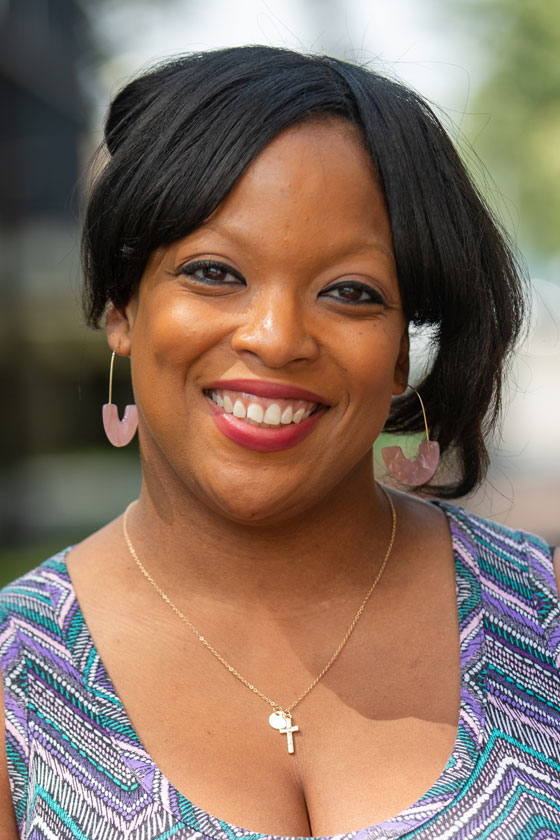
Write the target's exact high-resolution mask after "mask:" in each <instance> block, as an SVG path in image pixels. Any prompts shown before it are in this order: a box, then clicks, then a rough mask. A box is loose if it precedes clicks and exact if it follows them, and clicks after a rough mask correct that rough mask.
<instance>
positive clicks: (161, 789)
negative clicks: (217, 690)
mask: <svg viewBox="0 0 560 840" xmlns="http://www.w3.org/2000/svg"><path fill="white" fill-rule="evenodd" d="M440 506H441V508H442V509H443V510H444V511H445V512H446V515H447V517H448V520H449V523H450V527H451V533H452V538H453V549H454V557H455V569H456V584H457V604H458V615H459V627H460V651H461V702H460V714H459V724H458V729H457V736H456V741H455V745H454V748H453V752H452V754H451V756H450V758H449V761H448V763H447V765H446V767H445V769H444V770H443V772H442V774H441V776H440V777H439V778H438V780H437V781H436V782H435V783H434V784H433V785H432V787H431V788H430V789H429V790H428V791H427V792H426V793H425V794H424V795H423V796H422V797H421V798H420V799H419V800H418V801H417V802H415V803H414V804H413V805H411V806H410V807H409V808H407V809H406V810H404V811H403V812H402V813H400V814H398V815H397V816H395V817H393V818H391V819H389V820H387V821H385V822H383V823H381V824H378V825H375V826H370V827H368V828H365V829H363V830H361V831H353V832H350V833H347V834H340V835H336V837H337V840H381V838H383V840H389V838H404V837H406V838H421V839H422V840H444V838H449V840H451V838H453V840H471V838H480V840H482V838H487V837H490V838H496V837H498V838H500V840H518V839H519V838H523V840H530V839H531V838H535V840H537V838H542V840H544V838H546V839H547V840H549V838H554V837H559V838H560V676H559V667H558V666H559V664H560V604H559V599H558V592H557V590H556V586H555V582H554V575H553V568H552V562H551V556H550V551H549V550H548V549H547V548H546V546H545V545H544V544H543V543H542V542H541V541H540V540H538V539H536V538H535V537H532V536H529V535H527V534H523V533H520V532H512V531H509V530H507V529H505V528H502V527H500V526H498V525H495V524H492V523H490V522H486V521H484V520H480V519H478V518H476V517H474V516H471V515H469V514H466V513H465V512H464V511H461V510H460V509H459V508H455V507H452V506H450V505H443V504H441V505H440ZM67 551H68V550H67ZM67 551H66V552H62V553H60V554H58V555H56V556H55V557H53V558H52V559H50V560H47V561H46V562H45V563H43V564H42V565H41V566H39V567H38V568H37V569H35V570H34V571H32V572H29V573H28V574H26V575H24V576H23V577H22V578H20V579H19V580H17V581H15V582H14V583H13V584H11V585H10V586H8V587H6V588H5V589H4V590H3V592H2V593H1V594H0V663H1V667H2V673H3V680H4V693H5V705H6V720H5V726H6V741H7V758H8V768H9V778H10V783H11V788H12V795H13V801H14V806H15V812H16V818H17V823H18V826H19V831H20V836H21V837H22V838H25V840H37V839H38V838H41V840H43V838H46V840H76V838H78V839H79V840H168V838H175V840H187V838H188V840H206V838H208V840H234V838H243V840H253V838H255V840H256V838H261V837H262V838H268V835H263V834H258V833H256V832H253V831H250V830H247V829H245V828H239V827H237V826H234V825H231V824H230V823H228V822H225V821H224V820H221V819H218V818H217V817H214V816H211V815H210V814H208V813H206V812H205V811H203V810H202V809H201V808H198V807H197V806H196V805H195V804H193V803H192V802H190V801H189V800H188V799H187V797H186V796H185V795H184V794H183V793H180V792H179V791H178V790H176V789H175V788H174V787H173V786H172V785H171V784H170V783H169V781H168V780H167V779H166V778H165V776H164V775H163V774H162V773H161V771H160V770H159V768H158V767H157V766H156V765H155V764H154V762H153V761H152V759H151V758H150V756H149V755H148V753H147V752H146V750H145V749H144V747H143V745H142V743H141V741H140V740H139V738H138V735H137V734H136V732H135V731H134V729H133V727H132V725H131V723H130V721H129V719H128V717H127V713H126V710H125V709H124V707H123V705H122V703H121V701H120V699H119V697H118V696H117V694H116V691H115V688H114V687H113V685H112V683H111V680H110V679H109V676H108V674H107V671H106V670H105V668H104V666H103V662H102V661H101V659H100V658H99V655H98V653H97V651H96V649H95V646H94V643H93V641H92V638H91V635H90V633H89V631H88V628H87V626H86V624H85V623H84V619H83V616H82V613H81V611H80V606H79V604H78V602H77V600H76V596H75V593H74V590H73V588H72V584H71V581H70V578H69V576H68V572H67V569H66V554H67ZM419 561H420V562H421V558H419ZM374 690H375V688H374V687H372V691H374ZM186 793H188V791H186Z"/></svg>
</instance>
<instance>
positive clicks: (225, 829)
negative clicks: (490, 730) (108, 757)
mask: <svg viewBox="0 0 560 840" xmlns="http://www.w3.org/2000/svg"><path fill="white" fill-rule="evenodd" d="M434 504H436V505H437V506H438V507H440V509H441V510H442V511H443V513H444V514H445V516H446V518H447V520H448V524H449V528H450V532H451V540H452V548H453V557H454V568H455V586H456V594H457V611H458V623H459V648H460V674H461V677H460V679H461V683H460V705H459V720H458V725H457V732H456V736H455V742H454V745H453V749H452V751H451V754H450V756H449V759H448V761H447V764H446V766H445V767H444V769H443V771H442V773H441V774H440V776H439V777H438V778H437V779H436V781H435V782H434V783H433V784H432V786H431V787H430V788H429V789H428V790H427V791H426V792H425V793H424V794H423V795H422V796H421V797H420V798H419V799H418V800H417V801H416V802H414V803H412V804H411V805H410V806H408V807H407V808H405V809H404V810H403V811H401V812H400V813H399V814H396V815H395V816H393V817H390V818H389V819H388V820H385V821H383V822H382V823H377V824H375V825H373V826H368V827H366V828H364V829H358V830H354V831H349V832H343V833H340V834H336V835H328V836H313V837H305V838H297V840H354V838H356V840H358V838H359V840H377V838H379V840H381V838H382V840H393V838H398V837H401V836H402V835H403V834H404V833H407V832H409V831H411V830H417V829H419V828H420V827H421V826H423V825H426V824H428V823H430V822H431V821H432V820H433V819H435V818H436V817H438V816H439V815H441V813H442V811H443V810H445V809H447V808H448V807H449V805H451V803H452V802H453V801H455V799H456V798H457V796H458V795H459V794H460V792H461V790H462V789H463V787H464V786H465V784H466V783H467V781H468V779H469V778H470V776H471V774H472V772H473V770H474V767H475V763H476V758H477V755H478V753H479V751H480V749H481V746H482V741H483V733H484V719H485V708H484V707H485V692H484V687H483V682H482V677H481V670H480V668H479V663H480V660H481V659H482V658H483V656H484V628H483V614H482V599H481V591H480V571H479V567H478V558H477V555H478V552H477V549H476V543H475V541H474V539H472V537H471V535H470V532H469V529H468V527H467V525H466V523H465V522H464V514H462V512H461V511H459V510H458V509H457V508H455V507H453V506H452V505H448V504H445V503H442V502H434ZM69 551H70V548H67V549H65V550H64V551H63V552H61V553H60V554H59V555H57V556H56V557H55V558H53V560H56V562H57V563H58V564H59V565H58V568H59V572H60V574H62V576H63V577H64V578H65V581H66V584H67V587H68V592H69V596H68V597H69V599H70V602H69V603H67V604H66V605H65V610H64V613H65V615H68V613H69V612H72V625H73V627H74V629H75V628H76V623H78V624H79V625H80V626H81V628H82V629H81V633H80V637H81V644H80V650H79V655H78V653H76V652H74V648H73V646H70V645H69V649H71V650H72V656H73V659H74V665H75V667H76V670H77V671H78V673H79V674H80V675H81V677H82V680H83V683H84V687H85V688H86V689H87V690H88V691H89V692H90V694H92V695H93V696H92V701H93V703H94V705H95V706H96V707H97V710H98V713H99V715H100V718H101V719H102V720H103V721H104V724H105V726H106V729H107V732H108V735H109V737H110V738H111V741H112V743H113V747H114V748H115V749H116V750H117V752H118V753H119V755H120V757H121V759H122V760H124V762H125V763H126V764H127V766H128V767H129V769H130V771H131V772H132V773H133V775H134V777H135V778H136V779H137V781H138V783H139V785H140V786H141V787H142V788H143V789H144V790H145V791H146V793H147V794H148V795H149V796H151V797H152V799H153V800H155V801H157V803H158V804H159V805H160V807H162V808H163V809H164V810H165V811H167V813H168V814H171V815H172V816H173V817H174V818H175V819H176V820H177V821H178V822H179V823H180V824H182V826H184V827H185V828H187V827H188V828H191V829H192V830H194V831H196V832H200V833H201V834H203V835H205V836H206V837H209V838H211V839H212V840H232V838H239V840H257V838H266V840H295V838H293V837H289V836H286V835H272V834H263V833H261V832H256V831H252V830H250V829H246V828H242V827H240V826H236V825H234V824H233V823H230V822H228V821H227V820H222V819H219V818H218V817H215V816H212V815H211V814H209V813H208V812H207V811H205V810H204V809H202V808H199V807H198V806H196V805H195V804H194V803H192V802H191V801H190V800H189V799H188V798H187V797H186V796H185V795H184V794H182V793H181V792H180V791H178V790H177V789H176V788H175V787H174V786H173V785H172V784H171V782H169V780H168V779H167V778H166V777H165V776H164V775H163V773H162V772H161V770H160V769H159V767H158V766H157V765H156V764H155V762H154V761H153V760H152V758H151V756H150V755H149V754H148V752H147V750H146V749H145V747H144V745H143V743H142V741H141V739H140V738H139V736H138V734H137V733H136V731H135V729H134V727H133V725H132V723H131V721H130V719H129V718H128V715H127V712H126V710H125V708H124V705H123V703H122V702H121V700H120V697H119V696H118V694H117V691H116V689H115V687H114V685H113V682H112V680H111V678H110V677H109V674H108V672H107V670H106V668H105V665H104V663H103V661H102V659H101V657H100V655H99V653H98V651H97V648H96V646H95V643H94V641H93V638H92V636H91V633H90V632H89V628H88V627H87V625H86V623H85V620H84V616H83V613H82V610H81V607H80V604H79V601H78V599H77V596H76V592H75V590H74V587H73V585H72V581H71V578H70V575H69V572H68V568H67V564H66V560H67V555H68V553H69ZM62 629H63V632H64V628H62Z"/></svg>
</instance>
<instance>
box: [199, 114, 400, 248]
mask: <svg viewBox="0 0 560 840" xmlns="http://www.w3.org/2000/svg"><path fill="white" fill-rule="evenodd" d="M226 228H227V231H228V233H230V234H232V235H236V234H239V235H246V234H247V233H248V232H250V233H251V235H252V237H253V238H255V237H256V238H258V237H259V235H260V233H262V235H263V236H266V237H270V236H271V232H272V233H273V234H274V239H275V241H278V240H281V239H284V240H285V242H286V245H288V243H289V242H290V243H291V242H293V241H294V240H295V239H297V238H298V233H299V234H301V235H302V236H304V237H307V238H308V243H309V247H310V248H311V246H312V245H313V246H315V245H316V241H317V239H319V240H321V241H322V242H323V247H327V246H331V245H333V244H336V243H337V242H339V241H341V240H352V241H356V242H359V241H362V240H364V241H368V242H371V241H373V242H375V243H376V244H379V245H380V246H382V247H384V248H385V249H386V250H387V251H388V253H390V254H391V256H392V236H391V229H390V224H389V219H388V216H387V212H386V208H385V201H384V197H383V194H382V191H381V189H380V186H379V183H378V180H377V176H376V172H375V169H374V166H373V162H372V160H371V158H370V156H369V154H368V152H367V150H366V149H365V145H364V142H363V139H362V135H361V133H360V131H359V129H358V128H357V127H356V126H354V125H352V124H351V123H349V122H348V121H346V120H343V119H339V118H321V119H314V120H309V121H306V122H303V123H300V124H297V125H295V126H291V127H290V128H288V129H286V130H285V131H283V132H282V133H281V134H279V135H278V136H277V137H276V138H275V139H274V140H273V141H272V142H271V143H269V144H268V145H267V146H266V147H265V149H264V150H263V151H262V152H261V153H260V154H259V155H258V156H257V157H256V158H255V160H254V161H253V162H252V163H251V165H250V166H249V167H248V168H247V170H246V171H245V173H244V174H243V176H242V177H241V178H240V179H239V181H238V182H237V184H236V185H235V186H234V188H233V189H232V191H231V192H230V193H229V195H228V196H227V197H226V199H225V200H224V201H223V202H222V203H221V204H220V205H219V207H218V208H217V209H216V211H214V213H213V214H212V215H211V216H210V218H209V219H208V220H207V221H206V223H205V224H204V225H203V226H202V229H203V230H204V229H206V230H216V231H217V230H220V231H221V230H223V229H226Z"/></svg>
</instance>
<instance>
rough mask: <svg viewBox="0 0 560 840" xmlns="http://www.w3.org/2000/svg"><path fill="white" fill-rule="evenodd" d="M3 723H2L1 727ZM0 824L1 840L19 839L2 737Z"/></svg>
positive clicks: (0, 701)
mask: <svg viewBox="0 0 560 840" xmlns="http://www.w3.org/2000/svg"><path fill="white" fill-rule="evenodd" d="M0 721H2V722H3V721H4V694H3V691H2V680H1V679H0ZM3 728H4V725H3V723H2V729H3ZM0 826H1V827H2V833H1V837H2V840H19V832H18V830H17V825H16V818H15V814H14V808H13V804H12V794H11V791H10V784H9V781H8V766H7V763H6V748H5V740H4V737H2V747H1V748H0Z"/></svg>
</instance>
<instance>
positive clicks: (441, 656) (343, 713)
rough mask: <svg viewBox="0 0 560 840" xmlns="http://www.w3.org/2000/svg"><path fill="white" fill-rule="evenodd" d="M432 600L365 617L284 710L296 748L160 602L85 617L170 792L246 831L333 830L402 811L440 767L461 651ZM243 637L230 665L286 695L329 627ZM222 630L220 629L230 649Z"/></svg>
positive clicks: (447, 600) (450, 615) (322, 645)
mask: <svg viewBox="0 0 560 840" xmlns="http://www.w3.org/2000/svg"><path fill="white" fill-rule="evenodd" d="M420 594H421V593H418V600H419V601H421V600H422V599H421V598H420ZM448 596H450V597H448ZM441 598H442V601H443V603H444V604H445V605H446V607H445V608H444V609H443V610H442V604H439V606H438V608H437V609H435V608H434V609H433V608H432V607H431V606H428V605H425V606H424V608H423V609H415V611H414V622H413V623H412V624H411V622H410V619H409V611H408V610H407V609H406V605H405V604H404V603H402V604H401V605H400V607H399V609H398V610H396V611H395V609H392V610H391V609H386V608H381V609H378V610H377V611H376V610H371V611H370V613H368V614H366V615H365V616H364V618H363V619H362V621H361V622H360V627H359V632H356V633H355V634H354V635H353V637H352V639H351V641H350V642H349V643H348V644H347V646H346V647H345V649H344V652H343V653H342V654H341V655H340V656H339V657H338V658H337V660H336V661H335V663H334V664H333V666H332V667H331V668H330V669H329V671H328V673H327V674H326V675H325V676H324V677H323V678H322V679H321V681H320V682H319V683H318V684H317V686H316V687H315V688H313V690H312V691H311V692H310V693H309V694H308V695H307V696H306V697H305V699H304V700H302V701H301V703H300V704H298V706H296V708H295V709H294V710H293V725H294V726H297V727H298V729H297V730H295V731H294V732H293V733H290V734H291V738H292V739H293V744H294V752H293V754H290V753H289V752H288V734H287V733H282V732H279V731H277V730H275V729H273V728H271V727H270V726H269V723H268V717H269V714H270V712H271V708H270V707H269V706H268V705H267V704H266V702H265V701H264V700H263V699H262V698H261V697H259V696H257V695H256V694H255V693H254V692H252V691H251V690H250V689H249V688H247V686H245V685H243V684H242V683H241V682H240V681H239V680H238V679H236V677H235V676H233V675H232V674H231V673H230V672H229V671H228V670H227V669H226V668H225V667H224V666H223V664H222V663H220V662H219V661H218V660H217V659H216V657H215V656H213V655H212V654H211V653H210V652H209V651H208V650H207V649H206V648H205V647H204V646H203V645H201V644H200V643H199V642H198V641H197V639H196V638H195V637H194V636H193V635H192V634H191V633H189V632H188V629H187V628H185V627H183V626H181V624H180V622H178V623H174V622H170V623H168V621H167V616H166V615H165V613H164V614H162V615H161V616H160V617H161V624H159V623H158V621H157V620H156V621H155V622H154V621H151V622H148V623H147V622H144V621H142V622H139V621H138V620H137V618H136V620H134V621H132V620H129V617H127V616H123V617H122V620H121V621H117V622H115V620H114V617H113V621H112V622H108V621H103V620H102V618H101V614H97V615H96V614H95V613H92V615H91V616H90V618H91V622H92V624H93V632H94V634H95V636H96V638H97V644H98V649H99V651H100V652H101V654H102V658H103V660H104V663H105V665H106V667H107V669H108V672H109V674H110V675H111V678H112V680H113V682H114V685H115V688H116V690H117V693H118V694H119V697H120V699H121V701H122V702H123V704H124V707H125V709H126V711H127V714H128V717H129V718H130V721H131V723H132V725H133V727H134V729H135V730H136V732H137V734H138V735H139V737H140V739H141V740H142V742H143V744H144V746H145V748H146V750H147V752H148V754H149V755H150V757H151V759H152V760H153V761H154V762H155V764H156V765H157V766H158V767H159V768H160V769H161V771H162V772H163V773H164V775H165V776H166V777H167V779H169V781H170V782H171V784H172V785H173V786H174V787H175V788H176V789H177V790H179V791H180V792H181V793H182V794H183V795H185V796H186V797H188V798H189V799H190V800H191V801H192V802H194V803H195V804H196V805H197V806H199V807H201V808H203V809H204V810H206V811H207V812H209V813H211V814H214V815H216V816H217V817H219V818H220V819H224V820H227V821H228V822H230V823H233V824H235V825H241V826H243V827H245V828H248V829H251V830H256V831H260V832H263V833H269V834H282V835H295V836H308V835H312V834H314V835H329V834H334V833H339V832H344V831H350V830H354V829H358V828H363V827H364V826H368V825H373V824H375V823H378V822H380V821H382V820H384V819H386V818H388V817H390V816H393V815H395V814H397V813H399V812H400V811H402V810H403V809H404V808H406V807H407V806H409V805H411V804H412V803H413V802H415V801H416V800H417V799H418V798H419V797H420V796H421V795H422V794H423V793H424V792H425V791H426V790H427V789H428V788H429V787H430V786H431V785H432V784H433V782H434V781H435V780H436V779H437V778H438V776H439V775H440V774H441V772H442V770H443V768H444V767H445V765H446V762H447V760H448V758H449V755H450V753H451V751H452V749H453V744H454V741H455V737H456V730H457V720H458V716H459V685H460V662H459V644H458V628H457V618H456V607H455V599H454V592H445V593H443V592H442V594H441ZM388 600H389V601H390V599H388ZM171 617H172V618H174V616H171ZM339 635H340V634H338V636H339ZM253 636H254V638H253V639H252V641H251V639H247V638H245V639H244V644H243V645H241V646H239V645H237V646H236V650H235V651H234V653H236V654H237V658H236V657H235V656H234V655H231V659H232V661H234V660H235V661H234V664H235V665H236V666H238V667H239V668H240V667H241V666H240V660H241V659H243V665H244V670H245V672H246V675H247V676H248V677H249V678H250V679H252V680H254V684H256V685H257V686H258V689H259V690H262V691H263V693H265V694H266V695H267V696H269V697H271V699H274V700H275V701H277V702H278V703H279V704H283V705H284V706H287V705H289V704H290V703H291V702H293V701H294V699H295V698H296V697H297V695H298V693H301V691H303V690H304V689H305V688H306V687H307V686H308V685H309V684H310V683H311V681H312V680H313V678H314V677H315V676H316V674H317V673H319V672H320V670H321V667H322V666H323V665H324V662H325V656H324V651H328V652H330V651H331V650H332V648H333V647H334V640H335V639H336V637H337V634H336V632H331V631H330V630H329V629H325V627H324V626H323V627H322V632H319V633H317V638H316V639H315V640H314V641H313V643H311V641H310V640H309V639H308V644H307V645H303V646H301V645H300V647H299V648H298V646H297V644H296V640H297V639H301V637H302V632H301V629H300V628H294V637H293V639H292V638H291V637H290V634H289V633H286V630H285V628H283V629H282V632H274V629H273V628H272V627H259V626H256V627H255V628H254V634H253ZM323 637H326V638H323ZM227 641H228V640H227V638H226V636H224V637H223V638H221V640H220V642H221V647H222V649H223V650H226V651H227V650H228V644H227ZM240 654H241V655H240ZM228 655H229V654H228ZM228 661H229V660H228Z"/></svg>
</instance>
